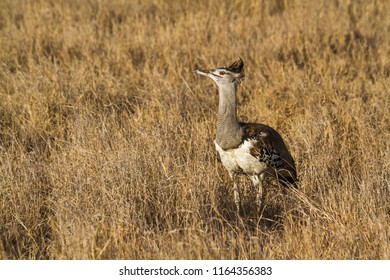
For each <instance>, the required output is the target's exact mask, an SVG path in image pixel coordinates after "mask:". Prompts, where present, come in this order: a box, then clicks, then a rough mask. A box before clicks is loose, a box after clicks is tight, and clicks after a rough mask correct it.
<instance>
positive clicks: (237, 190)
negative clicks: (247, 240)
mask: <svg viewBox="0 0 390 280" xmlns="http://www.w3.org/2000/svg"><path fill="white" fill-rule="evenodd" d="M229 175H230V178H231V179H232V181H233V191H234V203H235V204H236V209H237V214H238V215H240V188H239V186H238V183H237V182H236V177H237V176H236V175H235V174H234V173H230V172H229Z"/></svg>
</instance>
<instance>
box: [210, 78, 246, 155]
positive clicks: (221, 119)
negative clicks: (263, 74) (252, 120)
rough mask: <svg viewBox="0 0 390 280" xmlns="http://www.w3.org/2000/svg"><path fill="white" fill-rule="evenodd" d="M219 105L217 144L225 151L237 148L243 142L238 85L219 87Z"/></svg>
mask: <svg viewBox="0 0 390 280" xmlns="http://www.w3.org/2000/svg"><path fill="white" fill-rule="evenodd" d="M218 91H219V104H218V117H217V136H216V142H217V144H218V145H219V146H220V147H221V148H222V149H224V150H227V149H232V148H236V147H237V146H239V145H240V143H241V140H242V131H241V129H240V125H239V122H238V120H237V99H236V92H237V85H236V84H235V83H233V84H222V85H218Z"/></svg>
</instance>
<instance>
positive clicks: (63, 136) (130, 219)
mask: <svg viewBox="0 0 390 280" xmlns="http://www.w3.org/2000/svg"><path fill="white" fill-rule="evenodd" d="M389 10H390V1H385V0H384V1H352V0H351V1H348V0H334V1H327V0H319V1H309V0H307V1H305V0H293V1H284V0H277V1H166V2H163V1H157V0H156V1H153V0H148V1H120V0H117V1H71V0H69V1H44V0H37V1H35V0H34V1H33V0H30V1H27V0H26V1H22V0H19V1H0V241H1V242H0V258H1V259H389V258H390V187H389V170H390V168H389V164H390V160H389V158H390V155H389V150H390V149H389V143H390V137H389V131H390V120H389V108H390V102H389V101H390V90H389V88H390V79H389V75H390V17H389V16H388V11H389ZM238 57H242V59H243V60H244V62H245V64H246V66H245V67H246V80H245V81H244V82H243V83H242V84H241V85H240V89H239V94H238V98H239V116H240V119H241V120H243V121H251V122H261V123H265V124H268V125H271V126H273V127H274V128H275V129H277V130H278V131H280V133H281V134H282V135H283V137H284V139H285V141H286V143H287V145H288V146H289V149H290V151H291V153H292V155H293V156H294V158H295V161H296V164H297V169H298V174H299V179H300V187H299V188H298V189H297V190H294V189H288V188H284V187H282V186H278V185H277V184H275V183H272V182H269V184H267V188H266V197H265V202H264V204H265V208H264V210H263V211H262V213H260V214H258V213H257V212H256V210H255V209H256V206H255V201H254V196H255V193H254V190H253V189H252V188H251V187H250V184H249V181H248V180H246V179H245V178H243V179H242V182H241V183H242V184H243V185H245V188H243V208H244V210H245V213H244V214H243V215H242V218H241V219H238V218H237V217H236V216H235V206H234V202H233V191H232V184H231V181H230V179H229V176H228V175H227V172H226V171H225V170H224V168H223V166H222V165H221V164H220V163H219V162H218V160H217V157H216V154H215V151H214V145H213V139H214V135H215V122H216V110H217V102H218V96H217V95H216V94H215V92H216V88H215V86H214V84H213V83H212V82H211V81H209V80H206V79H203V78H202V77H198V76H196V75H195V74H193V73H192V71H193V70H194V69H195V68H196V67H198V66H201V67H213V66H219V65H226V64H229V63H231V62H232V61H234V60H235V59H237V58H238Z"/></svg>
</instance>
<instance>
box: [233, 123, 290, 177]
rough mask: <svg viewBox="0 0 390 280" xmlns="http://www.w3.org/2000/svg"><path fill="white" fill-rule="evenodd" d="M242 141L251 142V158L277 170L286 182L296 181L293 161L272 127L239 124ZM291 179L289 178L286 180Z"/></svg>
mask: <svg viewBox="0 0 390 280" xmlns="http://www.w3.org/2000/svg"><path fill="white" fill-rule="evenodd" d="M240 125H241V127H242V129H243V140H251V141H252V144H253V148H252V149H251V150H250V153H251V155H252V156H254V157H255V158H257V159H258V160H259V161H261V162H265V163H266V164H267V165H268V166H270V167H272V168H273V169H275V170H277V173H278V174H279V175H282V174H281V172H283V173H284V175H282V176H284V177H286V180H287V181H290V179H291V181H296V171H295V164H294V160H293V158H292V157H291V155H290V153H289V152H288V149H287V147H286V145H285V144H284V141H283V139H282V137H281V136H280V134H279V133H278V132H277V131H276V130H274V129H273V128H272V127H269V126H267V125H262V124H251V123H241V124H240ZM288 177H291V178H288Z"/></svg>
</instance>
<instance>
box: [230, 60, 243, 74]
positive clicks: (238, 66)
mask: <svg viewBox="0 0 390 280" xmlns="http://www.w3.org/2000/svg"><path fill="white" fill-rule="evenodd" d="M226 70H229V71H230V72H233V73H237V74H239V73H241V72H243V70H244V62H243V61H242V59H241V58H240V59H239V60H237V61H235V62H233V63H232V65H230V66H228V67H226Z"/></svg>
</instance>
